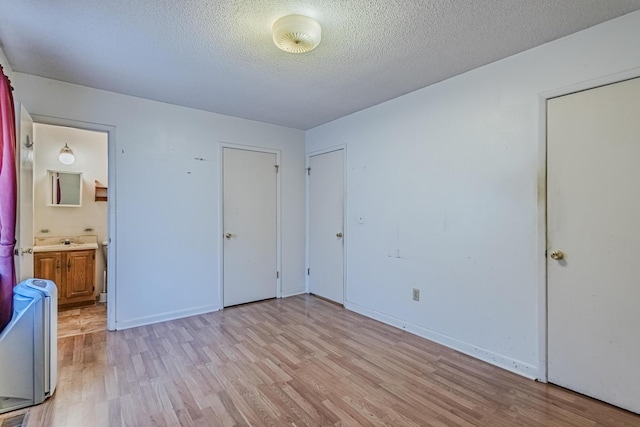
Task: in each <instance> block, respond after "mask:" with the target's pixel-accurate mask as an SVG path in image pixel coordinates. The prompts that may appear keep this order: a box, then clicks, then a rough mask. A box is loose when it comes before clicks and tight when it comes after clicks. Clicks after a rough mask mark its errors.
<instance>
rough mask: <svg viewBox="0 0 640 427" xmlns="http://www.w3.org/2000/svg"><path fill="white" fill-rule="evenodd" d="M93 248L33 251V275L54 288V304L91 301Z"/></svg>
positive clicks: (64, 304) (72, 305) (74, 305)
mask: <svg viewBox="0 0 640 427" xmlns="http://www.w3.org/2000/svg"><path fill="white" fill-rule="evenodd" d="M95 259H96V251H95V250H94V249H91V250H79V251H60V252H36V253H35V254H34V271H35V276H36V277H38V278H41V279H47V280H52V281H53V282H54V283H55V284H56V286H57V287H58V307H59V308H70V307H76V306H81V305H89V304H94V303H95V302H96V299H95V294H94V290H95V262H96V261H95Z"/></svg>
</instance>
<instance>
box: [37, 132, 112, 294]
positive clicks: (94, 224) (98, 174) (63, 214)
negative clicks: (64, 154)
mask: <svg viewBox="0 0 640 427" xmlns="http://www.w3.org/2000/svg"><path fill="white" fill-rule="evenodd" d="M33 139H34V141H36V142H35V143H34V147H33V148H34V168H33V169H34V172H33V174H34V178H33V187H34V191H33V193H34V208H33V211H34V213H33V230H34V236H35V237H50V236H80V235H95V236H97V238H98V243H101V242H103V241H105V240H107V238H108V236H107V222H108V221H107V220H108V217H107V212H108V211H107V203H106V202H102V201H98V202H96V201H95V181H99V182H100V183H102V184H103V185H107V178H108V174H107V134H106V133H105V132H93V131H87V130H84V129H75V128H69V127H65V126H53V125H47V124H41V123H36V124H35V125H34V138H33ZM65 143H67V144H69V147H70V148H71V149H72V150H73V153H74V155H75V157H76V161H75V162H74V163H73V164H71V165H63V164H62V163H60V162H59V161H58V154H59V153H60V149H61V148H62V147H64V144H65ZM49 170H57V171H65V172H82V178H83V184H82V190H83V191H82V206H80V207H56V206H47V205H48V204H49V203H48V202H49V201H50V196H51V189H50V186H49V180H48V171H49ZM86 229H93V231H84V230H86ZM42 230H49V231H48V232H43V231H42ZM95 265H96V277H95V284H96V289H95V292H96V294H99V293H100V292H101V291H102V284H103V271H104V270H105V263H104V257H103V251H102V249H99V250H98V251H97V253H96V263H95Z"/></svg>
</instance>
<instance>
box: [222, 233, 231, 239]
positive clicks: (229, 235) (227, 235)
mask: <svg viewBox="0 0 640 427" xmlns="http://www.w3.org/2000/svg"><path fill="white" fill-rule="evenodd" d="M224 237H226V238H227V239H230V238H231V237H233V234H231V233H227V234H225V235H224Z"/></svg>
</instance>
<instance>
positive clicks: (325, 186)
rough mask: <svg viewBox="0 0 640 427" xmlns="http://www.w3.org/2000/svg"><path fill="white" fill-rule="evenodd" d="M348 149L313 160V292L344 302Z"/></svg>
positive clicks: (310, 181)
mask: <svg viewBox="0 0 640 427" xmlns="http://www.w3.org/2000/svg"><path fill="white" fill-rule="evenodd" d="M343 153H344V150H337V151H332V152H329V153H324V154H318V155H315V156H311V157H309V168H310V170H309V271H308V273H309V292H311V293H312V294H315V295H318V296H321V297H323V298H327V299H329V300H331V301H335V302H338V303H340V304H342V303H343V302H344V246H343V242H344V236H343V233H344V154H343Z"/></svg>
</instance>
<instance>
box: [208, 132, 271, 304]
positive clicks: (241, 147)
mask: <svg viewBox="0 0 640 427" xmlns="http://www.w3.org/2000/svg"><path fill="white" fill-rule="evenodd" d="M225 148H233V149H236V150H245V151H254V152H258V153H270V154H275V155H276V164H277V165H278V166H279V169H280V168H281V167H282V163H281V161H280V157H281V156H280V150H277V149H272V148H265V147H256V146H253V145H244V144H234V143H230V142H220V145H219V147H218V158H219V167H218V218H219V221H218V253H219V254H220V256H219V257H218V285H219V300H220V306H219V310H222V309H224V182H223V181H224V180H223V174H224V170H223V167H224V157H223V153H224V149H225ZM280 175H282V171H281V170H278V173H277V174H276V264H277V265H276V268H277V271H278V272H279V273H280V274H279V276H278V278H277V279H276V298H282V233H281V231H282V227H281V221H282V215H281V203H280V202H281V197H280V186H281V182H280V181H281V180H280Z"/></svg>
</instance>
